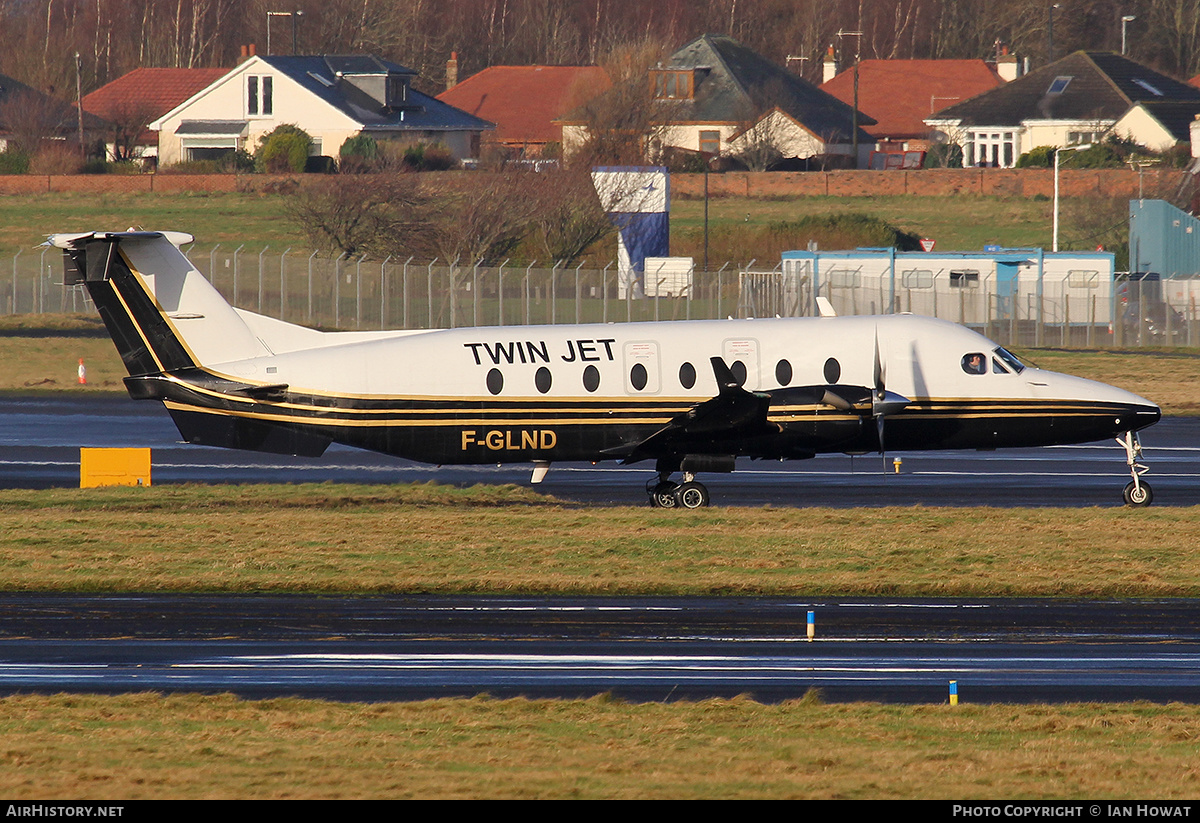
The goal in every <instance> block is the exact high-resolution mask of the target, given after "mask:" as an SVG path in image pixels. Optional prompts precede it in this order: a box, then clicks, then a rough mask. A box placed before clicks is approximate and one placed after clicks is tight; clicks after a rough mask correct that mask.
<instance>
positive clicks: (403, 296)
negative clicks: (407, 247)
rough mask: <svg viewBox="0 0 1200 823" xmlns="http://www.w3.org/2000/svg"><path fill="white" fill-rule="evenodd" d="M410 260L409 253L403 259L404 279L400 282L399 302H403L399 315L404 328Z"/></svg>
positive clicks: (406, 312)
mask: <svg viewBox="0 0 1200 823" xmlns="http://www.w3.org/2000/svg"><path fill="white" fill-rule="evenodd" d="M411 262H412V255H409V257H408V259H407V260H405V261H404V275H403V277H404V280H403V282H402V283H401V291H402V294H401V297H400V302H401V303H402V304H403V305H402V306H401V317H402V318H403V319H404V328H405V329H407V328H408V264H409V263H411Z"/></svg>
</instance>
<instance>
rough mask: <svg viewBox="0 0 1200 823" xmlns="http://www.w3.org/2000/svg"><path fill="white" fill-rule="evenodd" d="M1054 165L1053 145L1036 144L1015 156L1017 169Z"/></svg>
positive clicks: (1041, 167) (1042, 167)
mask: <svg viewBox="0 0 1200 823" xmlns="http://www.w3.org/2000/svg"><path fill="white" fill-rule="evenodd" d="M1053 165H1054V146H1037V147H1035V148H1032V149H1030V150H1029V151H1027V152H1025V153H1024V154H1022V155H1021V156H1020V157H1018V158H1017V168H1018V169H1048V168H1050V167H1051V166H1053Z"/></svg>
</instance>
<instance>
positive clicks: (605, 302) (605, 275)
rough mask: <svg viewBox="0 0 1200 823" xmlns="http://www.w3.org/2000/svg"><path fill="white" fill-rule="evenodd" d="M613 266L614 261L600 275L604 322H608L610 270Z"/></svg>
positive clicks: (601, 313)
mask: <svg viewBox="0 0 1200 823" xmlns="http://www.w3.org/2000/svg"><path fill="white" fill-rule="evenodd" d="M610 266H612V261H611V260H610V261H608V263H606V264H605V265H604V271H602V272H601V273H600V304H601V306H600V309H601V310H600V315H601V318H602V320H603V322H605V323H607V322H608V269H609V267H610Z"/></svg>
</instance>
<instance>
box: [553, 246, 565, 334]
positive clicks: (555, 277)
mask: <svg viewBox="0 0 1200 823" xmlns="http://www.w3.org/2000/svg"><path fill="white" fill-rule="evenodd" d="M562 264H563V261H561V260H558V261H555V263H554V266H553V267H552V268H551V269H550V325H551V326H554V325H556V324H557V323H558V267H559V266H561V265H562Z"/></svg>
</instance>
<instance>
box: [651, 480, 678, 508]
mask: <svg viewBox="0 0 1200 823" xmlns="http://www.w3.org/2000/svg"><path fill="white" fill-rule="evenodd" d="M677 488H679V487H678V486H676V485H675V484H674V483H659V484H658V485H657V486H655V487H654V488H653V489H651V490H650V505H651V506H654V507H655V508H658V509H673V508H675V507H676V506H678V505H679V499H678V498H677V497H676V496H675V490H676V489H677Z"/></svg>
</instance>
